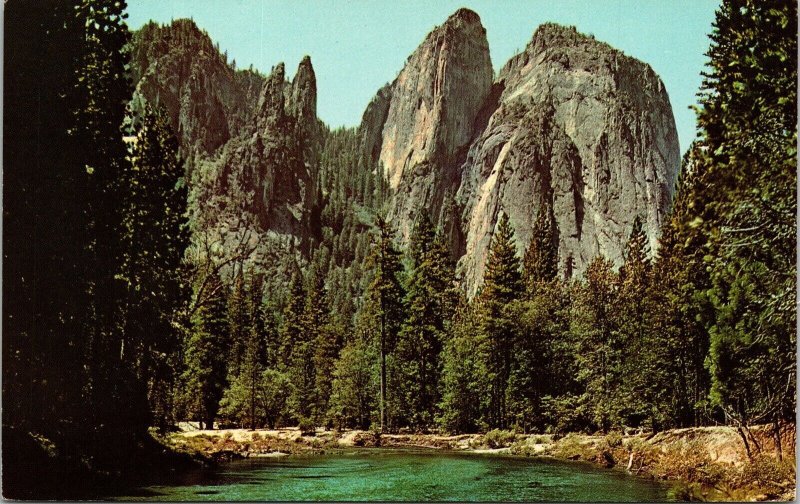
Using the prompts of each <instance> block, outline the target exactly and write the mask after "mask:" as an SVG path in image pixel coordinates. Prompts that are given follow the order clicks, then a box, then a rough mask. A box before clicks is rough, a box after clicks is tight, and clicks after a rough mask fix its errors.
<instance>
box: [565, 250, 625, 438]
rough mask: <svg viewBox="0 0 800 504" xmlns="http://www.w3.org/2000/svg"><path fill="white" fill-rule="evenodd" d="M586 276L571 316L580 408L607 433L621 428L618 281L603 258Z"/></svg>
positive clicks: (593, 263) (592, 266)
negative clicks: (615, 309) (616, 313)
mask: <svg viewBox="0 0 800 504" xmlns="http://www.w3.org/2000/svg"><path fill="white" fill-rule="evenodd" d="M584 276H585V284H584V285H582V286H581V287H580V288H579V289H578V292H577V293H576V294H577V295H576V299H575V303H574V305H573V310H572V316H571V318H572V322H571V331H572V332H573V334H574V338H575V340H576V341H577V343H578V345H577V355H578V363H579V375H578V379H579V381H580V382H581V383H582V384H583V387H584V394H583V396H582V398H581V399H580V403H581V406H580V407H581V408H582V409H584V410H585V411H586V416H587V417H589V418H590V419H591V421H592V423H593V425H594V426H595V427H596V428H599V429H601V430H603V431H608V430H609V429H610V428H612V427H618V426H619V425H621V420H620V418H619V407H620V404H621V401H620V398H619V395H618V393H619V391H620V378H621V374H622V373H621V363H622V359H621V350H622V349H621V345H620V344H619V341H617V338H616V336H617V326H616V318H615V316H614V315H615V314H614V311H613V306H614V304H615V303H616V297H617V291H618V279H617V275H616V274H615V273H614V270H613V264H612V263H611V261H609V260H608V259H605V258H603V257H602V256H598V257H596V258H595V259H594V260H592V262H591V263H590V264H589V266H588V267H587V268H586V272H585V274H584Z"/></svg>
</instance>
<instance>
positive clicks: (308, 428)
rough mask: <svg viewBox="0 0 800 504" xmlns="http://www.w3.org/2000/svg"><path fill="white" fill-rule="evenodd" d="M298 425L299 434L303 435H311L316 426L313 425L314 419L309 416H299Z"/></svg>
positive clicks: (314, 431) (314, 432)
mask: <svg viewBox="0 0 800 504" xmlns="http://www.w3.org/2000/svg"><path fill="white" fill-rule="evenodd" d="M298 427H299V428H300V434H301V435H303V436H313V435H314V434H316V426H315V425H314V421H313V420H311V419H310V418H301V419H300V423H299V424H298Z"/></svg>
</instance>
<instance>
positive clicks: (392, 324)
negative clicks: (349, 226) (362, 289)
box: [367, 216, 405, 432]
mask: <svg viewBox="0 0 800 504" xmlns="http://www.w3.org/2000/svg"><path fill="white" fill-rule="evenodd" d="M375 231H376V234H375V236H374V240H375V241H374V244H373V245H374V246H373V249H372V253H371V255H370V260H369V263H370V264H371V265H372V266H373V269H374V273H373V280H372V282H371V283H370V285H369V290H368V293H367V297H368V299H369V303H370V304H371V305H372V306H373V312H374V314H375V318H376V319H377V320H376V321H377V324H376V325H377V331H378V334H377V340H378V341H377V343H378V358H379V360H380V391H379V393H380V398H379V403H378V404H379V410H380V429H381V432H384V431H385V429H386V428H387V427H388V426H389V423H390V422H389V419H388V418H387V414H386V411H387V402H388V401H389V398H388V397H387V367H386V358H387V354H389V353H390V352H391V351H392V350H393V349H394V346H395V343H396V340H397V334H398V332H399V330H400V324H401V323H402V321H403V298H404V295H405V293H404V290H403V285H402V283H401V280H400V274H401V272H402V265H401V263H400V252H398V250H397V249H396V248H395V246H394V243H393V239H392V234H393V233H392V229H391V226H390V225H389V223H388V222H386V220H384V219H383V218H382V217H380V216H379V217H377V218H376V222H375Z"/></svg>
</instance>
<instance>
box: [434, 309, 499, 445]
mask: <svg viewBox="0 0 800 504" xmlns="http://www.w3.org/2000/svg"><path fill="white" fill-rule="evenodd" d="M449 332H450V335H449V337H448V340H447V343H446V344H445V347H444V350H443V352H442V354H443V355H442V379H441V390H442V392H441V396H442V400H441V403H440V405H439V410H440V415H439V416H438V417H437V423H438V424H439V426H440V427H441V428H442V429H444V430H445V431H448V432H476V431H478V430H481V429H483V428H485V427H486V426H487V424H488V421H489V420H490V419H489V418H487V412H488V406H489V405H488V403H489V398H488V397H487V394H486V391H487V390H489V389H490V380H489V372H488V370H487V369H486V359H485V358H483V356H484V355H485V354H486V349H485V346H486V343H487V341H486V338H485V336H484V335H483V334H482V332H481V321H480V311H479V309H478V306H477V304H472V305H469V304H467V303H466V302H465V301H464V302H462V303H461V304H460V305H459V307H458V309H457V311H456V313H455V315H454V321H453V324H452V326H451V327H450V331H449Z"/></svg>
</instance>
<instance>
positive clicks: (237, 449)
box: [164, 423, 795, 501]
mask: <svg viewBox="0 0 800 504" xmlns="http://www.w3.org/2000/svg"><path fill="white" fill-rule="evenodd" d="M784 431H785V432H784V436H783V439H782V443H781V444H782V448H783V453H784V460H782V461H780V460H778V459H777V457H776V456H775V453H776V451H775V449H774V448H775V443H774V441H773V440H772V438H771V436H770V433H769V431H768V430H767V429H766V428H765V427H756V428H754V429H753V434H754V436H755V437H756V439H757V440H758V444H759V445H760V447H761V453H759V454H756V455H754V456H753V458H752V459H750V458H748V456H747V454H746V452H745V449H744V445H743V443H742V441H741V438H740V437H739V434H738V433H737V431H736V430H735V429H734V428H732V427H697V428H688V429H675V430H669V431H664V432H660V433H658V434H655V435H653V434H647V433H639V434H630V435H623V434H621V433H616V432H612V433H610V434H607V435H586V434H569V435H567V436H564V437H559V438H556V437H554V436H550V435H533V434H529V435H525V434H514V433H511V432H507V431H491V432H489V433H486V434H462V435H455V436H447V435H439V434H383V435H378V434H377V433H373V432H369V431H344V432H339V431H324V430H321V429H318V430H317V431H316V432H315V433H314V435H303V434H302V433H301V432H300V431H299V430H298V429H296V428H285V429H274V430H266V429H259V430H254V431H253V430H248V429H220V430H199V429H197V428H196V426H194V425H192V424H189V423H184V424H181V430H180V431H179V432H176V433H173V434H170V435H169V436H167V437H166V438H165V439H164V441H165V443H166V444H168V445H169V446H171V447H172V448H173V449H175V450H177V451H179V452H184V453H186V454H189V455H198V454H199V455H202V456H205V457H208V458H210V459H212V460H216V461H225V460H231V459H234V458H243V457H281V456H287V455H297V454H322V453H330V452H335V451H337V450H344V449H347V448H353V447H363V448H418V449H435V450H450V451H464V452H474V453H488V454H500V455H513V456H527V457H532V456H533V457H553V458H557V459H564V460H581V461H587V462H593V463H596V464H600V465H603V466H605V467H608V468H615V469H616V470H624V471H627V472H629V473H631V474H634V475H637V476H640V477H646V478H652V479H657V480H668V481H673V482H675V490H674V491H675V495H674V497H675V498H677V499H679V500H736V501H760V500H778V501H787V500H794V498H795V459H794V453H795V448H794V446H795V432H794V428H787V429H784Z"/></svg>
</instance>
